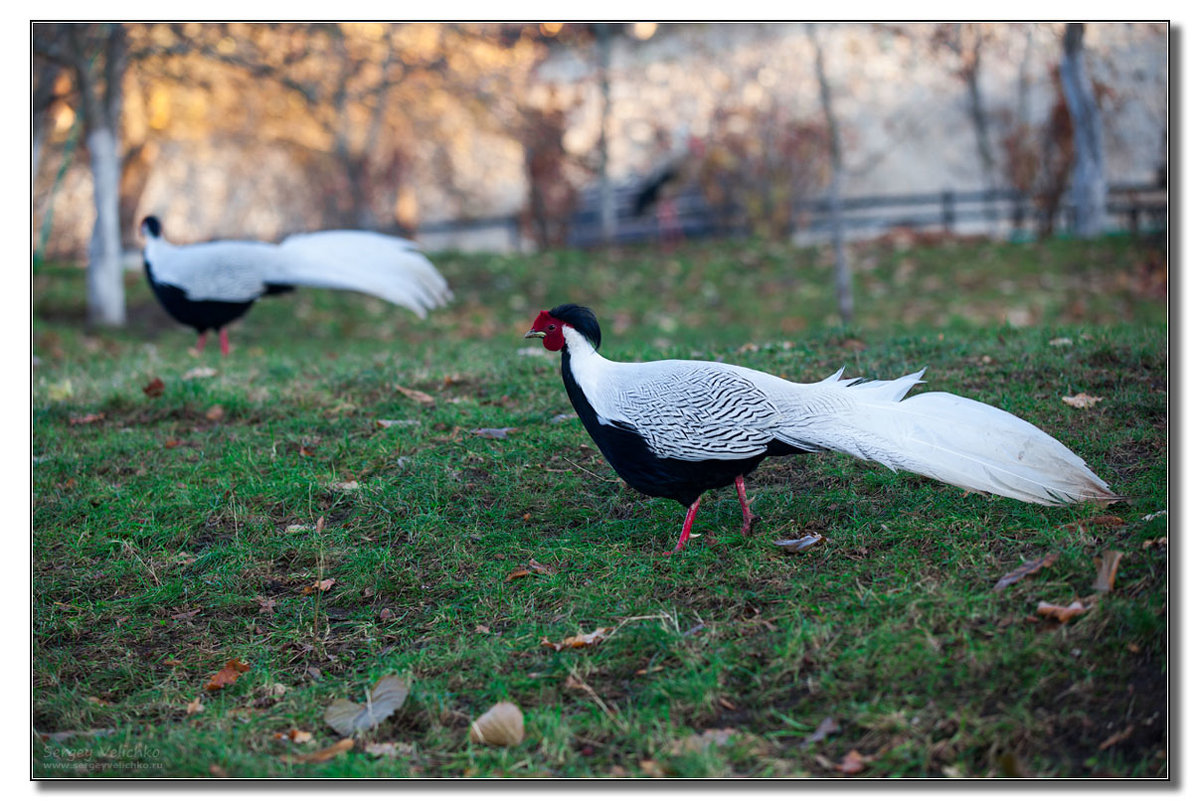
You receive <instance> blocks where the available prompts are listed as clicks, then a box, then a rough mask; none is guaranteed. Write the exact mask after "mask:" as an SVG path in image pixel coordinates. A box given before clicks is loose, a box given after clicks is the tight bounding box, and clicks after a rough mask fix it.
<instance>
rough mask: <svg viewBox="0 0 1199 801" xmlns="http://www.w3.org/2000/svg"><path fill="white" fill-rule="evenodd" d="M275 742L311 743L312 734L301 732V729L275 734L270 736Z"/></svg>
mask: <svg viewBox="0 0 1199 801" xmlns="http://www.w3.org/2000/svg"><path fill="white" fill-rule="evenodd" d="M271 736H272V737H273V738H274V739H276V740H287V741H289V742H293V743H310V742H312V732H310V731H303V730H301V729H292V730H291V731H281V732H276V733H275V734H273V735H271Z"/></svg>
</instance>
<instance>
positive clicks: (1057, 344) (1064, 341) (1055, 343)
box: [1049, 337, 1074, 348]
mask: <svg viewBox="0 0 1199 801" xmlns="http://www.w3.org/2000/svg"><path fill="white" fill-rule="evenodd" d="M1073 344H1074V340H1073V339H1070V337H1058V338H1057V339H1051V340H1049V346H1050V347H1053V348H1062V347H1065V346H1067V345H1073Z"/></svg>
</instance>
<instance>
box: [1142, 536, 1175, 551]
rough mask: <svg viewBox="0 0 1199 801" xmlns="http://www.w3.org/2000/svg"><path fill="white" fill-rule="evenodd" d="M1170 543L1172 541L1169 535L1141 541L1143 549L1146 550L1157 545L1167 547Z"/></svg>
mask: <svg viewBox="0 0 1199 801" xmlns="http://www.w3.org/2000/svg"><path fill="white" fill-rule="evenodd" d="M1169 544H1170V543H1169V538H1167V537H1158V538H1156V539H1152V540H1145V541H1144V542H1142V543H1141V550H1145V549H1146V548H1155V547H1158V546H1161V547H1162V548H1165V547H1166V546H1167V545H1169Z"/></svg>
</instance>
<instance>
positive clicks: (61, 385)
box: [49, 378, 75, 401]
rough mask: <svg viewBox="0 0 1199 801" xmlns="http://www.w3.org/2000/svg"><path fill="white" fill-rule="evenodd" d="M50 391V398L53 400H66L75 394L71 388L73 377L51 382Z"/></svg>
mask: <svg viewBox="0 0 1199 801" xmlns="http://www.w3.org/2000/svg"><path fill="white" fill-rule="evenodd" d="M49 391H50V400H52V401H64V400H66V399H67V398H69V397H71V396H72V395H74V394H75V391H74V390H73V389H72V388H71V379H69V378H67V379H64V380H62V381H59V382H58V383H57V384H51V385H50V387H49Z"/></svg>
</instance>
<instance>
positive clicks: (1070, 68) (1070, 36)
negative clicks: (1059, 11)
mask: <svg viewBox="0 0 1199 801" xmlns="http://www.w3.org/2000/svg"><path fill="white" fill-rule="evenodd" d="M1084 31H1085V27H1084V26H1083V25H1082V24H1081V23H1077V22H1074V23H1070V24H1069V25H1067V26H1066V34H1065V36H1064V37H1063V40H1062V44H1063V47H1062V67H1061V76H1062V91H1063V92H1064V93H1065V96H1066V106H1067V108H1069V110H1070V119H1071V121H1072V122H1073V123H1074V170H1073V174H1072V176H1071V187H1070V193H1071V199H1072V200H1073V202H1074V231H1075V234H1076V235H1078V236H1081V237H1086V238H1088V239H1089V238H1093V237H1096V236H1098V235H1099V234H1101V233H1103V228H1104V211H1105V209H1104V206H1105V201H1106V198H1107V179H1106V177H1105V176H1104V159H1103V125H1102V120H1101V119H1100V116H1099V104H1098V102H1096V100H1095V91H1094V87H1093V86H1092V85H1091V81H1090V78H1089V76H1088V75H1087V69H1086V64H1085V63H1084V61H1083V59H1084V52H1083V44H1082V39H1083V33H1084Z"/></svg>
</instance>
